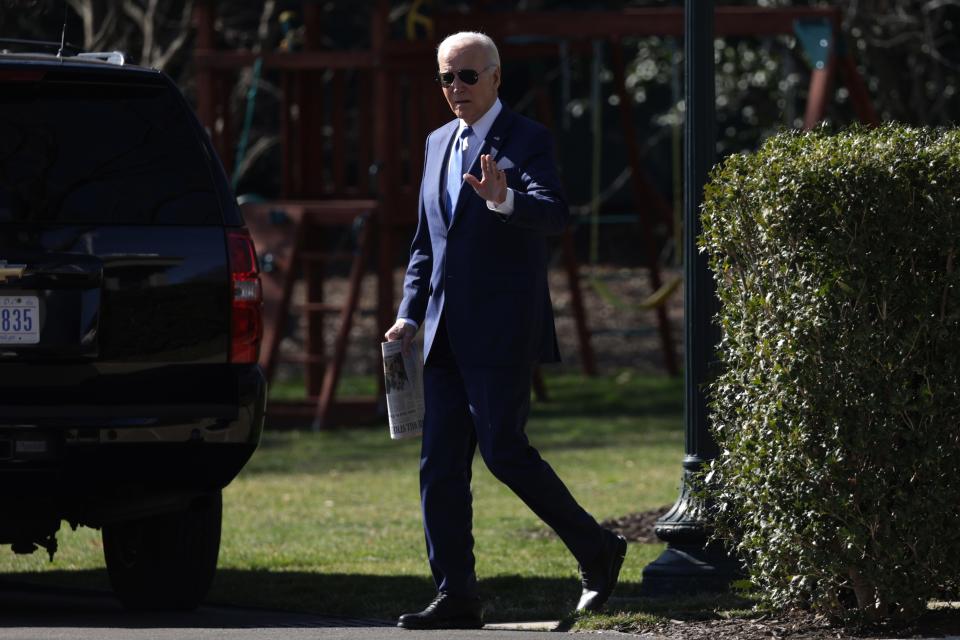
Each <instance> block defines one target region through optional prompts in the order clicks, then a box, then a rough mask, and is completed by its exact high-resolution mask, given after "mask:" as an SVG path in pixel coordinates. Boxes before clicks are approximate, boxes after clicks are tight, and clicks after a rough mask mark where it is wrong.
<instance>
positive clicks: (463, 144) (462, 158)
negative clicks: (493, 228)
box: [445, 127, 473, 224]
mask: <svg viewBox="0 0 960 640" xmlns="http://www.w3.org/2000/svg"><path fill="white" fill-rule="evenodd" d="M471 136H473V129H471V128H470V127H464V128H463V130H462V131H460V135H459V136H457V139H456V140H454V142H453V148H452V149H450V162H448V163H447V197H446V202H445V204H446V205H447V206H446V212H445V213H446V214H447V223H448V224H449V223H450V222H452V221H453V211H454V209H456V208H457V198H458V197H459V195H460V187H461V186H462V185H463V174H465V173H467V172H468V171H469V170H470V164H469V156H470V142H471V140H470V139H471Z"/></svg>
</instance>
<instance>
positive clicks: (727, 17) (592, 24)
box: [434, 7, 840, 43]
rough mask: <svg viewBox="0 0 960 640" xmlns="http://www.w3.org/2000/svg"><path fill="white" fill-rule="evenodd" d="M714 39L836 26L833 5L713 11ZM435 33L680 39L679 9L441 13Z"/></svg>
mask: <svg viewBox="0 0 960 640" xmlns="http://www.w3.org/2000/svg"><path fill="white" fill-rule="evenodd" d="M715 15H716V17H715V30H714V32H715V35H716V36H717V37H725V36H772V35H791V34H793V23H794V21H796V20H800V19H808V18H827V19H829V20H833V21H835V23H836V24H837V25H838V26H839V23H840V10H839V9H838V8H835V7H796V8H782V9H781V8H769V9H767V8H756V7H718V8H717V10H716V14H715ZM434 19H435V21H436V24H437V34H438V36H439V37H443V36H444V35H446V34H448V33H453V32H455V31H463V30H468V29H469V30H477V29H480V30H483V31H485V32H486V33H488V34H489V35H490V36H491V37H493V38H494V39H496V40H497V41H498V43H499V42H501V41H504V40H505V39H507V38H510V37H523V38H530V39H531V40H533V41H535V38H536V37H552V38H563V39H571V40H574V39H579V38H609V37H613V38H622V37H629V36H676V37H682V36H683V9H682V8H680V7H664V8H643V9H624V10H622V11H522V12H521V11H517V12H497V13H487V14H481V13H469V14H461V13H444V14H439V15H437V16H435V18H434Z"/></svg>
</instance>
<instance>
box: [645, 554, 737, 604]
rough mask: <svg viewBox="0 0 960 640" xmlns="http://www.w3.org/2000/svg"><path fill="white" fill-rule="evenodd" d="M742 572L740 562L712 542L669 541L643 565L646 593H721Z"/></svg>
mask: <svg viewBox="0 0 960 640" xmlns="http://www.w3.org/2000/svg"><path fill="white" fill-rule="evenodd" d="M741 575H742V571H741V570H740V564H739V563H738V562H737V561H736V559H734V558H731V557H730V556H729V555H727V553H726V552H725V551H724V550H723V549H722V548H719V547H717V546H715V545H708V546H706V547H705V546H703V545H702V544H676V545H674V544H671V545H670V546H668V547H667V548H666V549H665V550H664V552H663V553H661V554H660V557H659V558H657V559H656V560H654V561H653V562H651V563H650V564H648V565H647V566H646V567H644V569H643V582H641V583H640V594H641V595H643V596H647V597H662V596H676V595H693V594H696V593H721V592H724V591H728V590H729V589H730V584H731V583H732V582H733V581H734V580H735V579H736V578H737V577H739V576H741Z"/></svg>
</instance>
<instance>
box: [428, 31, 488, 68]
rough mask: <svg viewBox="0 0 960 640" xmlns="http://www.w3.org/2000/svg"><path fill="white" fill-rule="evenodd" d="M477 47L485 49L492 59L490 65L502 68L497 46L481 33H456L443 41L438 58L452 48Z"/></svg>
mask: <svg viewBox="0 0 960 640" xmlns="http://www.w3.org/2000/svg"><path fill="white" fill-rule="evenodd" d="M470 45H477V46H480V47H483V48H484V49H485V50H486V52H487V55H488V56H489V57H490V64H495V65H497V66H498V67H499V66H500V52H499V51H497V45H496V44H494V42H493V40H492V39H491V38H490V36H488V35H487V34H485V33H480V32H478V31H461V32H459V33H454V34H453V35H449V36H447V37H446V38H444V39H443V42H441V43H440V45H439V46H438V47H437V58H439V57H440V54H441V53H442V52H443V51H444V50H446V49H449V48H450V47H452V46H470Z"/></svg>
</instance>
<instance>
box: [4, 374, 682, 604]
mask: <svg viewBox="0 0 960 640" xmlns="http://www.w3.org/2000/svg"><path fill="white" fill-rule="evenodd" d="M547 386H548V388H549V391H550V394H551V400H550V401H549V402H542V403H534V410H533V414H532V417H531V420H530V423H529V426H528V433H529V435H530V438H531V441H532V442H533V443H534V445H536V446H537V447H538V448H539V449H540V451H541V453H542V454H543V456H544V457H545V458H546V459H547V460H548V461H549V462H550V464H551V465H552V466H553V467H554V468H555V469H556V470H557V472H558V474H559V475H560V477H561V478H563V479H564V481H565V482H566V483H567V485H568V487H569V488H570V490H571V491H572V492H573V494H574V495H575V496H576V497H577V498H578V500H580V502H581V503H582V504H583V505H584V507H586V508H587V509H588V510H589V511H590V512H591V513H593V515H594V516H596V517H597V518H598V519H606V518H609V517H615V516H620V515H624V514H627V513H630V512H634V511H643V510H647V509H653V508H656V507H660V506H662V505H665V504H670V503H672V502H673V501H674V500H675V498H676V497H677V485H678V481H679V478H680V472H681V469H680V461H681V458H682V455H683V428H682V424H681V402H682V400H681V399H682V382H681V381H680V380H677V379H668V378H665V377H646V376H637V375H633V374H631V373H630V372H626V371H625V372H623V373H621V374H619V375H616V376H608V377H600V378H596V379H593V380H586V379H583V378H581V377H579V376H574V375H557V376H552V377H551V376H549V375H548V377H547ZM275 392H276V393H277V394H284V395H287V396H289V395H290V394H292V393H295V391H292V390H291V388H284V387H280V388H278V389H276V390H275ZM418 453H419V441H418V440H406V441H391V440H390V439H389V436H388V434H387V428H386V425H385V424H384V425H377V426H375V427H370V428H362V429H344V430H338V431H331V432H324V433H319V434H314V433H309V432H272V431H269V430H268V432H267V433H266V434H265V435H264V438H263V441H262V444H261V446H260V448H259V449H258V451H257V452H256V454H255V455H254V457H253V459H252V460H251V461H250V463H249V465H248V466H247V467H246V468H245V469H244V471H243V472H242V473H241V475H240V477H238V478H237V479H236V480H235V481H234V482H233V483H232V484H231V485H230V486H229V487H228V488H227V489H226V491H225V492H224V525H223V526H224V528H223V542H222V546H221V551H220V564H219V566H220V569H219V571H218V574H217V577H216V580H215V582H214V586H213V589H212V591H211V594H210V597H209V600H210V601H212V602H217V603H229V604H242V605H255V606H258V607H270V608H281V609H291V610H301V611H311V612H317V613H323V614H329V615H344V616H358V617H377V618H393V617H395V616H396V615H397V614H399V613H401V612H403V611H407V610H411V609H417V608H419V607H420V606H421V605H423V604H425V603H426V602H428V601H429V600H430V599H431V598H432V596H433V595H434V587H433V583H432V580H431V578H430V576H429V570H428V567H427V563H426V559H425V553H424V543H423V533H422V530H421V525H420V512H419V491H418V487H417V473H418V464H419V459H418ZM473 486H474V518H475V522H474V535H475V538H476V555H477V572H478V575H479V577H480V581H481V584H480V589H481V593H482V595H483V597H484V600H485V607H486V617H487V619H488V621H491V622H493V621H505V620H521V619H527V620H529V619H558V618H561V617H564V616H565V615H567V614H569V612H570V610H571V609H572V607H573V606H574V604H575V603H576V599H577V596H578V595H579V583H578V578H577V574H576V564H575V561H574V560H573V559H572V557H571V556H570V555H569V553H568V552H567V551H566V549H565V548H564V547H563V545H562V544H561V543H560V542H559V540H557V539H556V538H555V537H554V536H553V535H552V534H550V533H549V532H548V531H547V530H546V528H545V527H544V525H543V524H541V523H540V521H539V520H538V519H537V518H536V517H535V516H534V515H533V514H532V513H530V512H529V510H528V509H527V508H526V507H525V506H524V505H523V503H522V502H520V500H519V499H518V498H516V497H515V496H514V495H513V494H512V493H511V492H510V491H509V490H508V489H506V488H505V487H504V486H502V485H501V484H500V483H499V482H498V481H496V480H495V479H494V478H493V477H492V476H491V475H490V473H489V472H488V471H487V470H486V468H485V467H484V466H483V463H482V461H480V460H479V456H478V458H477V461H476V462H475V465H474V483H473ZM59 539H60V546H61V549H60V552H59V553H58V554H57V556H56V558H55V560H54V561H53V562H52V563H50V562H48V560H47V558H46V556H45V555H43V554H41V553H37V554H34V555H32V556H15V555H14V554H13V553H11V552H9V550H7V551H6V552H4V553H2V554H0V572H2V573H4V574H6V577H7V578H16V579H28V580H32V581H43V582H54V583H57V584H68V585H84V586H103V587H106V586H107V581H106V575H105V572H104V571H103V569H102V567H103V560H102V557H101V553H102V551H101V545H100V538H99V532H95V531H91V530H89V529H81V530H79V531H77V532H71V531H69V530H68V529H66V528H64V529H63V530H62V531H61V533H60V536H59ZM661 549H662V546H661V545H656V544H654V545H646V544H631V545H630V550H629V552H628V555H627V560H626V563H625V564H624V568H623V573H622V576H621V584H620V586H619V587H618V589H617V592H616V596H617V598H620V597H630V596H634V595H636V594H637V592H638V587H639V582H640V576H641V571H642V570H643V567H644V566H645V565H646V564H647V563H648V562H650V561H651V560H653V559H654V558H655V557H656V556H657V555H658V554H659V553H660V551H661ZM11 574H18V575H16V576H13V575H11ZM613 604H614V607H616V601H614V603H613Z"/></svg>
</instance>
